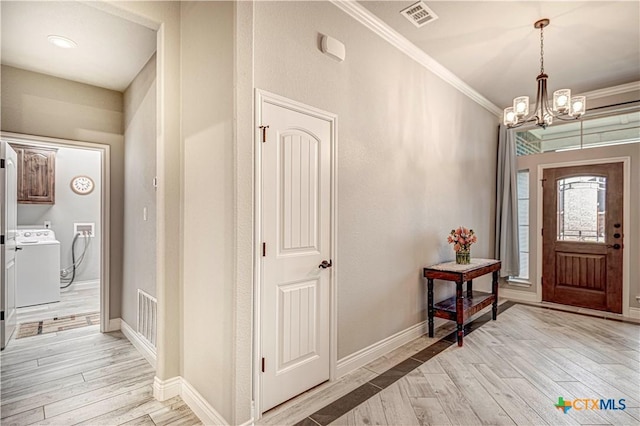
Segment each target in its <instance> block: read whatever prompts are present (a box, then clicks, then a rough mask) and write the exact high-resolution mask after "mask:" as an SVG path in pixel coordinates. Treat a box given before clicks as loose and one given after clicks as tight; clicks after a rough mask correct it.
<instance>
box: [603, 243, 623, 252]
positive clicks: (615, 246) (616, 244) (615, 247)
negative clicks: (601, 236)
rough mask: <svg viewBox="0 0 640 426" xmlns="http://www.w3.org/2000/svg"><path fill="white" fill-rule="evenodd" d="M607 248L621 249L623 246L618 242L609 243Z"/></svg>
mask: <svg viewBox="0 0 640 426" xmlns="http://www.w3.org/2000/svg"><path fill="white" fill-rule="evenodd" d="M607 248H612V249H614V250H620V249H621V248H622V246H621V245H620V244H618V243H615V244H607Z"/></svg>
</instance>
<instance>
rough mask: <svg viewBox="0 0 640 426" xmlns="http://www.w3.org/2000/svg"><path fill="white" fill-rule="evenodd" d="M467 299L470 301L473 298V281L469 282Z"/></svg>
mask: <svg viewBox="0 0 640 426" xmlns="http://www.w3.org/2000/svg"><path fill="white" fill-rule="evenodd" d="M467 297H468V298H469V299H471V298H472V297H473V280H469V281H467Z"/></svg>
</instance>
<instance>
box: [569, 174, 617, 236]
mask: <svg viewBox="0 0 640 426" xmlns="http://www.w3.org/2000/svg"><path fill="white" fill-rule="evenodd" d="M606 192H607V178H606V177H601V176H576V177H570V178H564V179H559V180H558V233H557V238H558V241H584V242H594V243H603V242H604V241H605V218H604V217H605V205H606V203H605V200H606Z"/></svg>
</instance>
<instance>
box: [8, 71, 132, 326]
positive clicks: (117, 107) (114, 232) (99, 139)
mask: <svg viewBox="0 0 640 426" xmlns="http://www.w3.org/2000/svg"><path fill="white" fill-rule="evenodd" d="M1 91H2V109H1V114H2V130H3V131H7V132H15V133H23V134H27V135H35V136H46V137H53V138H60V139H70V140H78V141H85V142H95V143H101V144H105V145H109V146H110V152H111V170H110V173H111V182H110V187H111V210H110V217H111V236H110V262H111V264H110V268H109V276H110V280H111V283H110V285H111V287H110V291H111V293H110V295H109V304H110V316H111V318H119V317H120V304H121V298H120V296H121V293H120V292H121V288H122V282H121V277H122V248H123V245H122V231H123V209H124V200H123V192H124V191H123V190H124V185H123V178H124V170H123V166H124V137H123V134H124V130H123V125H122V124H123V120H122V118H123V101H122V93H120V92H116V91H113V90H108V89H103V88H100V87H95V86H90V85H87V84H82V83H77V82H74V81H69V80H64V79H61V78H57V77H51V76H48V75H44V74H39V73H34V72H31V71H25V70H22V69H18V68H13V67H9V66H5V65H3V66H2V82H1Z"/></svg>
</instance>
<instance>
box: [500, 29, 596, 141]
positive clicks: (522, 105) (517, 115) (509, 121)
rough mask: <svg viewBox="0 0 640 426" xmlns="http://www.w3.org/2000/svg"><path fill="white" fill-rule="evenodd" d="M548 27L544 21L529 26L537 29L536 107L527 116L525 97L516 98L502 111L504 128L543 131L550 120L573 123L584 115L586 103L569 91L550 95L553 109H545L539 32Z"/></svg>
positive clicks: (543, 75)
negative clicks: (533, 127) (531, 127)
mask: <svg viewBox="0 0 640 426" xmlns="http://www.w3.org/2000/svg"><path fill="white" fill-rule="evenodd" d="M547 25H549V20H548V19H541V20H539V21H537V22H536V23H535V24H533V26H534V27H535V28H539V29H540V74H539V75H538V77H536V81H537V82H538V92H537V94H536V106H535V108H534V109H533V111H531V113H529V97H528V96H519V97H517V98H515V99H514V100H513V106H510V107H509V108H505V109H504V125H505V126H507V127H509V128H513V127H519V126H522V125H523V124H525V123H535V124H536V125H538V126H540V127H542V128H543V129H545V128H546V127H547V126H548V125H550V124H551V123H552V122H553V119H554V118H557V119H559V120H563V121H570V120H577V119H579V118H580V117H582V116H583V115H584V113H585V111H586V106H587V99H586V98H585V97H584V96H574V97H571V89H560V90H556V91H555V92H553V105H552V107H551V106H550V105H549V95H548V94H547V79H548V78H549V76H548V75H547V74H545V73H544V34H543V29H544V27H546V26H547Z"/></svg>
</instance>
